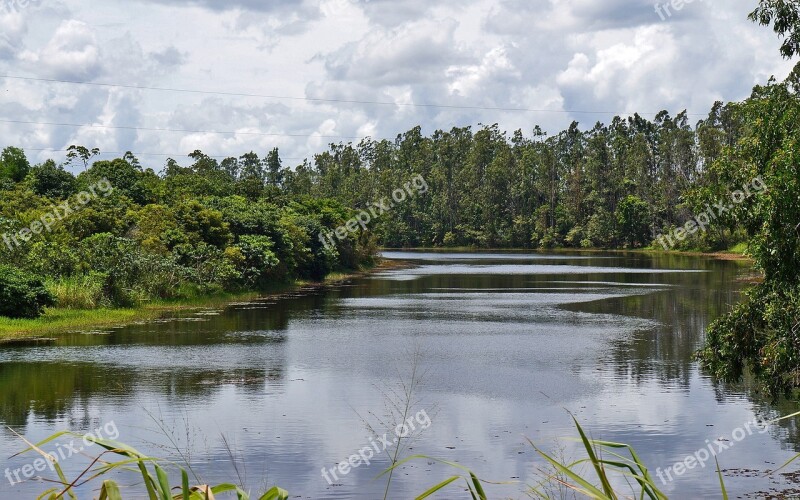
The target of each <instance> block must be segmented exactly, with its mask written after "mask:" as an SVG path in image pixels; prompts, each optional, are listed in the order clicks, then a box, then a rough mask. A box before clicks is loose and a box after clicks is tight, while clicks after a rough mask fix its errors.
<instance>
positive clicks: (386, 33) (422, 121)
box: [0, 0, 792, 168]
mask: <svg viewBox="0 0 800 500" xmlns="http://www.w3.org/2000/svg"><path fill="white" fill-rule="evenodd" d="M750 9H752V1H751V0H730V1H729V2H728V3H727V4H726V7H725V8H724V9H722V8H720V7H718V6H714V5H710V4H709V3H708V2H699V1H698V2H694V3H692V4H687V5H686V6H685V7H684V8H683V9H682V10H681V11H680V12H675V13H674V14H673V16H672V17H671V18H669V19H668V20H666V21H662V20H661V19H660V18H659V16H658V14H656V12H655V11H654V8H653V5H652V0H609V1H608V2H600V3H598V2H596V1H594V0H499V1H498V0H468V1H460V0H459V1H456V0H443V1H441V2H430V1H427V0H426V1H423V0H408V1H403V2H397V1H394V0H392V1H389V0H369V1H366V0H299V1H295V0H292V1H290V0H276V1H274V2H272V1H271V2H263V1H260V0H234V1H229V2H228V1H226V2H223V1H221V0H136V1H134V2H130V1H128V2H123V1H122V0H109V1H107V2H103V3H96V2H89V1H88V0H71V1H70V2H69V5H67V4H65V3H62V2H60V1H59V0H53V1H52V2H51V3H48V4H46V5H45V4H42V5H41V6H37V7H36V8H29V9H25V10H20V11H19V12H15V13H11V14H3V15H0V74H10V75H29V76H35V77H42V78H56V79H66V80H87V81H96V82H116V83H122V84H125V85H135V86H148V87H166V88H178V89H180V88H184V89H197V90H208V91H218V92H230V93H240V94H259V95H262V96H270V95H271V96H291V97H295V98H298V99H280V98H270V97H246V96H222V95H219V96H210V95H207V94H202V93H187V92H166V91H155V90H138V91H137V90H131V89H127V90H125V89H118V88H117V89H114V88H109V87H91V86H77V85H67V84H56V83H46V82H32V81H21V80H12V79H4V80H0V82H2V86H3V88H2V89H0V106H1V107H2V109H3V110H4V113H2V118H6V119H9V118H13V119H16V120H26V121H39V122H42V121H47V122H59V123H91V124H97V125H105V126H111V127H129V126H132V127H146V128H177V129H187V130H207V131H208V130H218V131H238V132H239V133H238V134H210V133H188V132H187V133H179V132H153V131H144V130H140V131H133V130H117V129H113V128H105V129H104V128H98V127H94V128H88V129H87V128H83V129H78V128H70V127H55V126H45V125H38V126H35V125H15V126H13V127H12V126H8V125H7V124H6V125H3V124H0V133H2V134H3V137H4V139H5V140H6V141H7V142H8V143H9V144H15V145H22V146H26V147H28V148H62V147H64V146H65V145H69V144H72V143H79V142H84V143H85V145H87V146H89V147H94V146H97V147H102V148H104V149H113V150H115V151H125V150H133V151H138V152H157V153H169V154H186V153H189V152H191V151H192V150H194V149H197V148H200V149H203V150H204V151H205V152H206V153H207V154H211V155H234V156H238V155H240V154H242V153H244V152H247V151H249V150H251V149H252V150H254V151H257V152H259V153H260V154H262V155H263V154H265V153H266V152H267V151H268V150H269V149H271V148H272V147H275V146H279V147H280V148H281V151H282V154H283V155H284V156H286V157H290V158H298V159H299V158H302V157H308V156H310V155H311V154H313V153H315V152H319V150H320V149H323V148H324V147H325V146H326V144H327V143H328V142H331V141H336V140H337V139H336V138H331V137H323V136H331V135H339V136H347V137H351V136H352V137H362V136H366V135H370V136H373V137H378V138H392V137H394V136H396V135H397V134H398V133H402V132H404V131H406V130H408V129H409V128H411V127H413V126H415V125H422V126H423V130H424V131H425V133H430V132H432V131H433V130H435V129H436V128H443V129H450V128H451V127H454V126H468V125H472V126H475V125H476V124H477V123H479V122H482V123H495V122H497V123H499V125H500V127H501V128H504V129H507V130H514V129H516V128H522V129H523V130H524V131H526V132H529V131H530V130H531V129H532V128H533V127H534V125H537V124H539V125H542V126H543V127H544V128H545V129H546V130H547V131H549V132H551V133H552V132H557V131H558V130H560V129H562V128H564V127H566V126H568V125H569V122H570V121H572V120H579V121H582V122H583V123H584V124H585V125H590V124H593V123H594V121H596V120H598V119H599V120H605V121H608V120H610V118H611V115H602V114H601V115H596V114H582V113H559V112H558V111H563V110H572V111H597V110H603V111H606V110H607V111H614V112H628V111H641V112H656V111H659V110H661V109H665V108H666V109H669V110H670V111H671V112H673V113H674V112H677V111H679V110H682V109H684V108H687V109H688V110H689V111H690V112H694V113H701V114H704V113H706V112H707V111H708V109H709V107H710V106H711V104H712V103H713V101H714V100H717V99H721V100H737V99H741V98H743V97H745V96H746V95H748V94H749V91H750V89H751V87H752V85H753V84H756V83H759V82H764V81H765V80H766V78H768V77H769V76H770V75H772V74H776V75H777V77H778V78H782V77H784V76H785V75H786V74H788V72H789V70H790V69H791V66H792V64H791V63H789V62H785V61H783V60H781V59H780V56H779V54H778V50H777V48H778V46H779V41H778V39H777V38H776V37H775V36H774V34H773V33H772V32H771V31H770V30H768V29H766V28H763V27H759V26H756V25H753V24H752V23H750V22H749V21H747V19H746V15H747V13H748V11H749V10H750ZM304 97H306V98H318V99H329V100H340V101H361V103H353V102H349V103H346V102H318V101H307V100H303V99H302V98H304ZM365 101H375V102H383V103H394V104H389V105H386V104H368V103H365ZM409 103H415V104H444V105H448V106H464V107H465V108H463V109H460V108H452V107H451V108H446V107H429V106H407V105H405V104H409ZM480 107H485V108H530V109H539V110H550V111H551V112H547V113H541V112H540V113H524V112H511V111H507V112H501V111H497V110H482V109H475V108H480ZM263 134H278V135H272V136H270V135H263ZM280 134H287V135H286V136H281V135H280ZM343 140H347V139H343ZM32 156H34V157H36V159H39V160H41V159H44V158H45V157H47V156H51V155H49V154H46V153H43V154H41V155H38V156H37V155H32ZM143 159H144V160H145V161H153V163H154V166H155V167H156V168H158V167H159V166H160V165H159V164H160V163H162V160H161V159H159V158H158V157H155V159H154V160H150V159H148V158H147V157H145V158H143ZM286 163H287V164H289V165H292V164H296V163H299V160H298V161H295V160H290V161H287V162H286Z"/></svg>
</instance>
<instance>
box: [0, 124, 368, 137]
mask: <svg viewBox="0 0 800 500" xmlns="http://www.w3.org/2000/svg"><path fill="white" fill-rule="evenodd" d="M0 123H15V124H23V125H51V126H55V127H78V128H83V127H89V128H100V129H112V130H144V131H147V132H182V133H188V134H220V135H255V136H264V137H299V138H307V139H311V138H313V137H319V138H321V139H365V137H359V136H349V135H316V136H315V135H313V134H279V133H271V132H239V131H217V130H186V129H177V128H147V127H131V126H122V125H97V124H91V123H86V124H82V123H56V122H35V121H26V120H7V119H0Z"/></svg>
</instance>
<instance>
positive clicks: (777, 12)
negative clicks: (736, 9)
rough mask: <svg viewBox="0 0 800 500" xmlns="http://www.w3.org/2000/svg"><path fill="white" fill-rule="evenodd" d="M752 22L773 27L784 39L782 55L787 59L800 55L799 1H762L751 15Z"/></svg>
mask: <svg viewBox="0 0 800 500" xmlns="http://www.w3.org/2000/svg"><path fill="white" fill-rule="evenodd" d="M750 20H751V21H755V22H757V23H759V24H761V25H764V26H769V25H772V26H773V29H774V30H775V33H777V34H778V35H779V36H781V37H783V38H784V41H783V45H782V46H781V55H783V57H785V58H786V59H790V58H792V57H793V56H795V55H797V54H800V5H798V2H797V0H761V2H760V3H759V5H758V7H757V8H756V9H755V10H754V11H753V12H751V13H750Z"/></svg>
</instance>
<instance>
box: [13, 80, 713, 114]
mask: <svg viewBox="0 0 800 500" xmlns="http://www.w3.org/2000/svg"><path fill="white" fill-rule="evenodd" d="M0 78H8V79H12V80H24V81H34V82H47V83H67V84H71V85H89V86H94V87H107V88H108V87H110V88H123V89H134V90H156V91H161V92H179V93H187V94H203V95H221V96H228V97H259V98H264V99H285V100H292V101H307V102H322V103H337V104H369V105H378V106H401V107H413V108H441V109H464V110H478V111H509V112H524V113H569V114H587V115H619V116H621V115H633V114H634V113H628V112H625V113H617V112H613V111H582V110H563V109H534V108H506V107H485V106H459V105H452V104H426V103H423V104H417V103H398V102H388V101H364V100H350V99H323V98H318V97H296V96H282V95H270V94H247V93H243V92H221V91H211V90H195V89H179V88H171V87H149V86H143V85H122V84H118V83H99V82H82V81H76V80H59V79H55V78H36V77H30V76H18V75H0ZM639 114H645V115H655V114H657V113H652V112H651V113H639ZM687 115H689V116H706V114H700V113H687Z"/></svg>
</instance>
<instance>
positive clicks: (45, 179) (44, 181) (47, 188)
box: [28, 160, 78, 200]
mask: <svg viewBox="0 0 800 500" xmlns="http://www.w3.org/2000/svg"><path fill="white" fill-rule="evenodd" d="M28 182H29V183H30V187H31V190H32V191H33V192H34V193H36V194H38V195H39V196H44V197H45V198H50V199H53V200H64V199H67V198H69V197H70V196H72V195H73V194H75V193H76V192H77V185H78V182H77V179H75V176H73V175H72V174H71V173H69V172H67V171H66V170H64V167H61V166H57V165H56V163H55V162H54V161H53V160H47V161H46V162H44V163H42V164H41V165H37V166H35V167H33V168H32V169H31V171H30V174H29V178H28Z"/></svg>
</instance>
